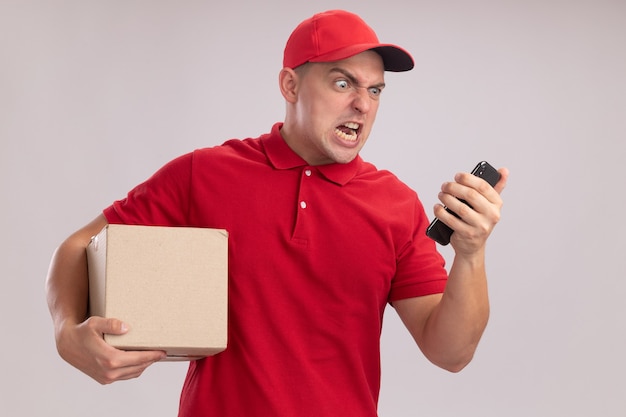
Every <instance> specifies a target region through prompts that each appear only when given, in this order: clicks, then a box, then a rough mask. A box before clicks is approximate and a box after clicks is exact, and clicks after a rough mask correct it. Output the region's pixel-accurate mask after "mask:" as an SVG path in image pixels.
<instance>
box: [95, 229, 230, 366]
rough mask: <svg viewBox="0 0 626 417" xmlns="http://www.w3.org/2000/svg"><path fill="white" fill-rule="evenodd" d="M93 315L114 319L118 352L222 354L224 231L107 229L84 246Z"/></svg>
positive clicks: (188, 355) (111, 337)
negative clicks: (119, 330)
mask: <svg viewBox="0 0 626 417" xmlns="http://www.w3.org/2000/svg"><path fill="white" fill-rule="evenodd" d="M87 260H88V267H89V302H90V313H91V314H92V315H97V316H102V317H114V318H118V319H120V320H122V321H124V322H125V323H127V324H128V326H129V331H128V332H127V333H126V334H124V335H110V334H107V335H105V340H106V342H107V343H109V344H110V345H112V346H114V347H116V348H118V349H123V350H164V351H166V352H167V355H168V359H169V360H176V359H180V360H192V359H198V358H201V357H204V356H209V355H214V354H216V353H218V352H221V351H223V350H224V349H225V348H226V341H227V309H228V301H227V289H228V288H227V287H228V233H227V232H226V231H225V230H222V229H202V228H187V227H157V226H129V225H113V224H111V225H108V226H106V227H105V228H104V229H103V230H102V231H101V232H100V233H99V234H98V235H97V236H94V237H93V238H92V240H91V243H90V244H89V246H88V247H87Z"/></svg>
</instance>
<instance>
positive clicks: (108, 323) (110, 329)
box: [98, 319, 128, 334]
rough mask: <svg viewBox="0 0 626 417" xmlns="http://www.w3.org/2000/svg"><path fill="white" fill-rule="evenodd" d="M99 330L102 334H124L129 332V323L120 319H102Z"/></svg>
mask: <svg viewBox="0 0 626 417" xmlns="http://www.w3.org/2000/svg"><path fill="white" fill-rule="evenodd" d="M98 330H99V331H100V332H102V334H124V333H126V332H128V325H127V324H126V323H124V322H123V321H121V320H118V319H102V321H101V322H100V323H99V326H98Z"/></svg>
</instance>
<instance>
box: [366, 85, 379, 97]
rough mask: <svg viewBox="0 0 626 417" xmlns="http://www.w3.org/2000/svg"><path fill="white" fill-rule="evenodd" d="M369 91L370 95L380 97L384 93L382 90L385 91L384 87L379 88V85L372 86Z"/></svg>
mask: <svg viewBox="0 0 626 417" xmlns="http://www.w3.org/2000/svg"><path fill="white" fill-rule="evenodd" d="M368 91H369V93H370V96H372V97H378V96H380V93H382V92H383V89H382V88H379V87H370V88H369V89H368Z"/></svg>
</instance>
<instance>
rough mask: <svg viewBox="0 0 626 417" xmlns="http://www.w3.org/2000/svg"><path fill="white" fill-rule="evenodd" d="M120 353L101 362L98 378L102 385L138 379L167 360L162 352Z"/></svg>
mask: <svg viewBox="0 0 626 417" xmlns="http://www.w3.org/2000/svg"><path fill="white" fill-rule="evenodd" d="M119 352H120V353H119V354H118V355H115V356H113V357H111V358H110V359H106V360H102V361H101V364H100V365H101V369H102V372H101V373H100V374H99V375H98V378H97V380H98V382H100V383H101V384H110V383H112V382H115V381H121V380H126V379H132V378H137V377H139V376H141V374H142V373H143V372H144V371H145V370H146V369H147V368H148V367H149V366H151V365H152V364H154V363H155V362H158V361H160V360H163V359H165V352H162V351H142V352H124V351H119Z"/></svg>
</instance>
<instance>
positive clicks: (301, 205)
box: [300, 201, 306, 209]
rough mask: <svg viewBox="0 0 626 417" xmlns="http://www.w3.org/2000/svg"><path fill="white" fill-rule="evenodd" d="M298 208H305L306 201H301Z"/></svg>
mask: <svg viewBox="0 0 626 417" xmlns="http://www.w3.org/2000/svg"><path fill="white" fill-rule="evenodd" d="M300 207H302V208H303V209H305V208H306V201H301V202H300Z"/></svg>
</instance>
